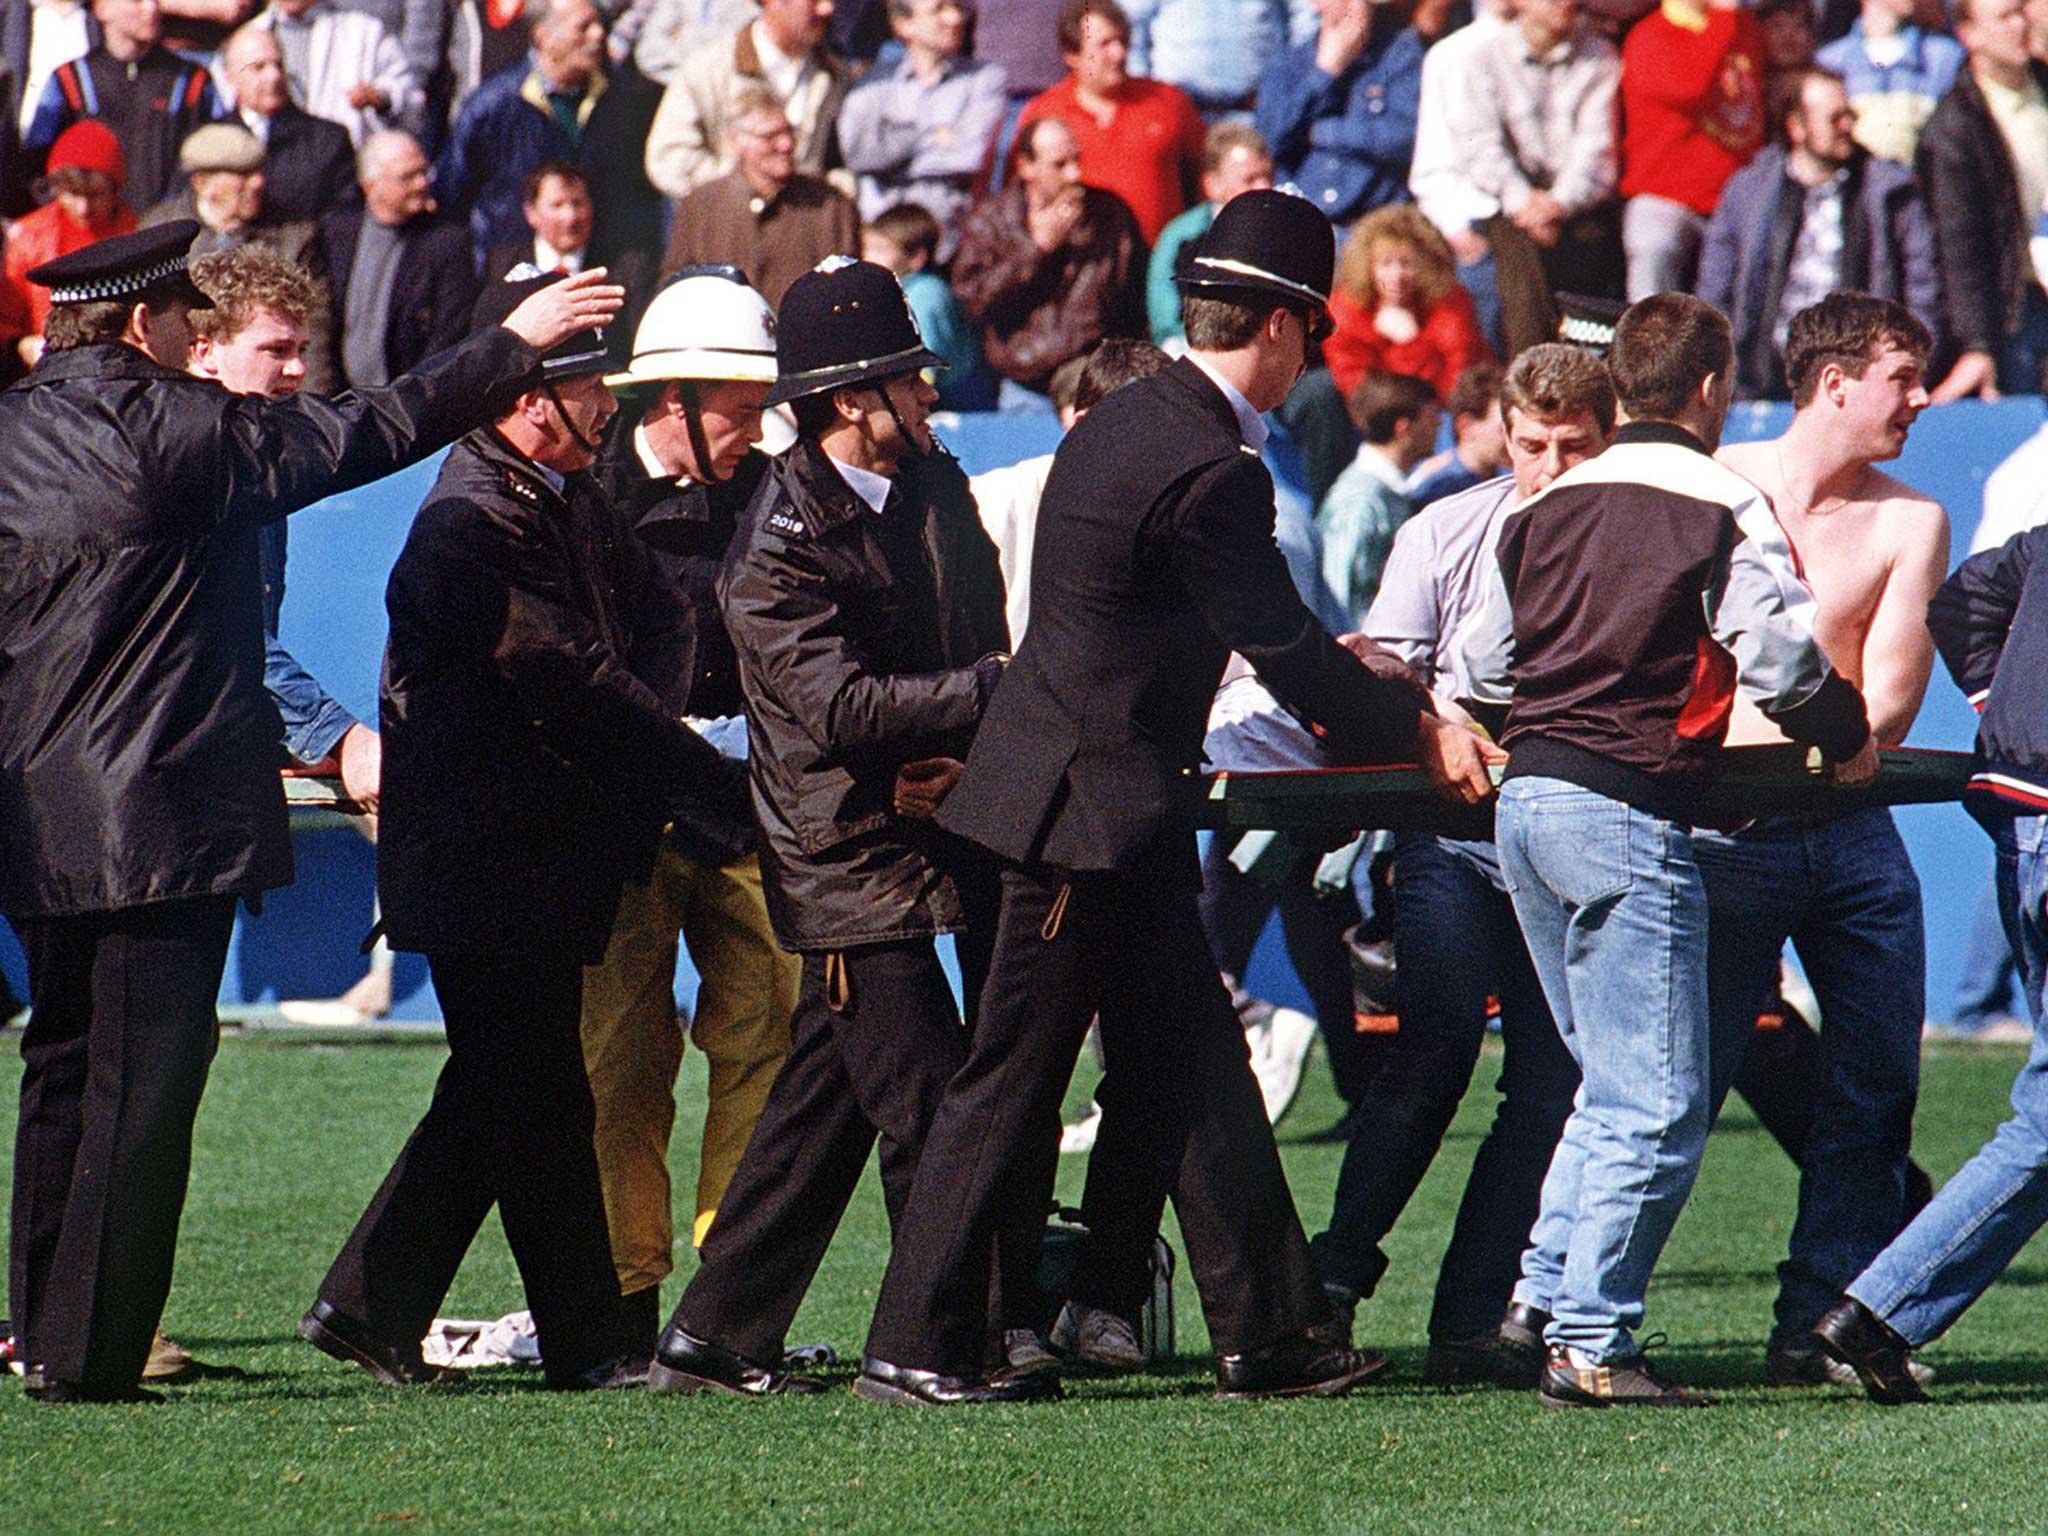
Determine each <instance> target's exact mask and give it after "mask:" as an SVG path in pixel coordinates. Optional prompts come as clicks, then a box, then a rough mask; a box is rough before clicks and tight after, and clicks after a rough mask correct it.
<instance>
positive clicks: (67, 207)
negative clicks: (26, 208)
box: [0, 118, 136, 378]
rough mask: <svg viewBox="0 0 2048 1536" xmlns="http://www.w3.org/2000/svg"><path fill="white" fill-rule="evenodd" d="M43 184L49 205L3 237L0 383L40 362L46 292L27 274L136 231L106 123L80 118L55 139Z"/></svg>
mask: <svg viewBox="0 0 2048 1536" xmlns="http://www.w3.org/2000/svg"><path fill="white" fill-rule="evenodd" d="M47 179H48V181H49V187H50V200H49V202H47V203H45V204H44V205H43V206H42V207H41V208H38V209H37V210H36V211H35V212H34V213H31V214H29V215H27V216H26V217H24V218H20V219H16V220H15V221H14V226H13V228H11V229H10V230H8V232H7V252H6V259H5V264H4V266H0V347H4V348H5V349H6V352H7V354H8V358H7V363H6V365H5V366H0V377H9V378H11V377H13V376H14V375H15V374H17V373H19V372H20V371H21V370H22V369H23V368H32V367H34V366H35V364H36V361H37V360H38V359H39V358H41V357H42V355H43V326H44V323H45V322H46V321H47V320H48V319H49V318H50V290H49V289H47V288H45V287H44V286H43V285H42V284H40V283H32V282H30V281H29V280H28V274H29V271H30V269H31V268H34V267H39V266H41V265H42V264H43V263H44V262H46V261H54V260H56V259H57V258H58V257H59V256H68V255H70V254H71V253H72V252H73V251H76V250H80V249H82V248H83V247H85V246H88V245H91V244H92V243H93V242H94V241H95V240H105V239H108V238H109V237H111V236H114V235H125V234H127V233H129V232H130V231H131V230H133V229H134V228H135V225H136V219H135V213H134V211H133V210H132V209H130V208H129V206H128V205H127V204H126V203H124V202H123V201H122V200H121V192H122V188H123V186H124V185H125V184H126V166H125V162H124V159H123V156H122V152H121V141H120V140H119V139H117V138H116V137H115V136H114V133H113V130H112V129H110V128H109V127H108V126H107V125H106V124H105V123H102V122H97V121H95V120H93V119H91V118H87V119H85V120H83V121H80V122H76V123H73V124H72V125H71V126H70V127H69V128H66V129H65V130H64V131H63V132H62V133H60V134H59V135H57V142H56V143H55V144H53V145H51V146H50V168H49V172H48V177H47ZM17 364H18V366H16V365H17Z"/></svg>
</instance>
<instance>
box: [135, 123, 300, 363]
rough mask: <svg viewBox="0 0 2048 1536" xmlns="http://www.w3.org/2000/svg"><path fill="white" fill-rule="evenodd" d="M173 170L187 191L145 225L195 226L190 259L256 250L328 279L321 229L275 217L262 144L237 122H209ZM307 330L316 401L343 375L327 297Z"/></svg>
mask: <svg viewBox="0 0 2048 1536" xmlns="http://www.w3.org/2000/svg"><path fill="white" fill-rule="evenodd" d="M178 164H179V165H181V166H182V167H184V170H185V175H186V178H187V181H186V185H185V186H184V187H183V188H182V189H181V190H180V191H178V192H175V193H173V194H172V195H171V196H169V197H167V198H165V199H164V200H163V201H162V202H160V203H158V204H157V205H156V206H155V207H154V208H152V209H150V210H149V211H148V212H147V213H145V214H144V215H143V216H142V222H143V224H144V225H145V226H147V225H155V224H163V223H167V222H169V221H171V220H173V219H197V220H198V221H199V237H198V238H197V239H196V240H194V241H193V242H192V255H193V256H194V258H197V257H200V256H211V255H215V254H217V253H219V252H223V251H233V250H239V249H240V248H241V247H242V246H245V245H260V246H262V247H263V248H265V249H266V250H271V251H275V252H276V253H277V254H278V255H280V256H282V257H284V258H285V259H286V260H287V261H290V262H292V263H294V264H295V265H297V266H300V267H303V268H304V269H305V270H306V272H307V274H308V275H309V276H312V277H316V278H320V279H322V280H324V279H325V278H326V276H327V256H326V253H325V252H324V251H323V250H322V249H321V247H320V226H319V225H317V224H315V223H314V222H313V221H312V220H311V219H281V218H276V217H274V216H272V215H271V213H270V210H269V209H268V207H266V206H265V205H266V203H267V201H268V198H269V194H270V177H269V175H268V172H267V166H266V164H265V157H264V152H263V141H262V140H261V139H259V138H257V137H256V135H255V134H253V133H251V132H250V131H249V130H248V129H247V128H244V127H243V126H242V125H241V124H240V123H208V124H207V125H206V126H205V127H204V128H201V129H200V130H199V131H198V132H197V133H195V134H193V135H192V137H191V138H189V139H187V140H186V141H185V142H184V143H183V144H182V145H180V146H179V148H178ZM306 326H307V336H308V342H307V355H306V379H305V385H304V387H305V388H307V389H309V390H311V391H312V392H313V393H314V394H316V395H327V394H332V393H333V392H334V391H335V389H336V388H338V387H339V382H340V376H339V373H338V372H337V364H336V361H335V356H334V314H333V310H332V307H331V306H330V305H329V304H328V302H327V299H326V296H325V294H324V293H323V294H322V295H321V296H320V301H319V303H318V304H317V306H315V308H314V309H313V310H312V311H311V312H309V313H308V315H307V317H306Z"/></svg>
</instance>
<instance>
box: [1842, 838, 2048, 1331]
mask: <svg viewBox="0 0 2048 1536" xmlns="http://www.w3.org/2000/svg"><path fill="white" fill-rule="evenodd" d="M1985 825H1986V828H1987V830H1989V831H1990V833H1991V840H1992V844H1993V846H1994V847H1995V848H1996V850H1997V854H1998V866H1997V881H1998V910H1999V915H2000V916H2001V917H2003V918H2004V919H2005V931H2006V936H2007V938H2008V939H2010V940H2011V942H2012V950H2013V953H2014V954H2015V955H2017V956H2018V957H2019V962H2020V971H2021V974H2022V976H2023V977H2024V978H2025V982H2026V994H2027V1008H2028V1011H2029V1012H2030V1013H2032V1015H2033V1017H2034V1046H2033V1049H2032V1050H2031V1051H2030V1052H2028V1054H2027V1064H2026V1065H2025V1066H2023V1067H2021V1068H2020V1073H2019V1076H2018V1077H2017V1078H2015V1079H2014V1080H2013V1085H2012V1110H2013V1113H2012V1118H2011V1119H2010V1120H2008V1121H2006V1122H2005V1124H2003V1125H2001V1126H2000V1127H1999V1128H1998V1129H1997V1130H1996V1131H1995V1132H1993V1133H1992V1137H1991V1139H1990V1140H1989V1141H1987V1142H1986V1143H1984V1145H1983V1146H1982V1147H1981V1148H1979V1149H1978V1152H1977V1155H1976V1156H1975V1157H1973V1158H1971V1159H1970V1160H1969V1162H1967V1163H1965V1164H1964V1165H1963V1168H1962V1171H1961V1172H1959V1173H1958V1174H1956V1176H1955V1177H1954V1178H1952V1179H1950V1180H1949V1181H1948V1182H1947V1183H1946V1184H1944V1185H1942V1187H1941V1192H1940V1193H1939V1194H1937V1195H1936V1196H1935V1197H1934V1199H1933V1200H1932V1201H1931V1202H1930V1203H1929V1204H1928V1206H1927V1208H1926V1209H1925V1210H1923V1211H1922V1212H1921V1213H1920V1214H1919V1215H1918V1216H1916V1217H1914V1218H1913V1222H1912V1225H1910V1226H1909V1227H1907V1228H1906V1230H1905V1231H1903V1232H1901V1233H1900V1234H1899V1235H1898V1238H1897V1239H1896V1240H1895V1241H1894V1242H1893V1243H1892V1244H1891V1246H1890V1247H1888V1248H1886V1249H1885V1250H1884V1252H1883V1253H1880V1254H1879V1255H1878V1256H1877V1258H1876V1259H1875V1260H1874V1261H1873V1262H1872V1263H1871V1265H1870V1267H1869V1268H1868V1269H1866V1270H1864V1271H1863V1273H1862V1274H1860V1275H1858V1276H1857V1277H1856V1278H1855V1280H1853V1281H1852V1282H1850V1284H1849V1286H1848V1293H1849V1295H1851V1296H1853V1297H1855V1299H1856V1300H1858V1301H1860V1302H1862V1303H1863V1305H1865V1306H1866V1307H1868V1308H1870V1310H1871V1311H1873V1312H1875V1313H1876V1314H1877V1315H1878V1316H1879V1317H1881V1318H1883V1319H1884V1320H1885V1322H1887V1323H1889V1324H1890V1325H1891V1326H1892V1327H1893V1328H1894V1329H1896V1330H1897V1331H1898V1332H1899V1333H1900V1334H1901V1335H1903V1336H1904V1337H1905V1339H1906V1341H1907V1342H1908V1343H1909V1344H1912V1345H1915V1346H1916V1347H1917V1346H1918V1345H1921V1344H1925V1343H1927V1342H1928V1341H1929V1340H1930V1339H1935V1338H1939V1337H1940V1336H1941V1335H1942V1334H1943V1333H1945V1332H1946V1331H1947V1330H1948V1328H1949V1327H1950V1326H1951V1325H1952V1324H1953V1323H1954V1322H1955V1320H1956V1319H1957V1318H1959V1317H1961V1316H1962V1315H1963V1313H1964V1312H1965V1311H1967V1310H1968V1309H1969V1306H1970V1303H1971V1302H1973V1301H1975V1300H1976V1299H1977V1298H1978V1297H1979V1296H1981V1295H1982V1294H1983V1293H1984V1289H1985V1287H1986V1286H1988V1285H1990V1284H1991V1282H1992V1281H1993V1280H1996V1279H1997V1278H1998V1277H1999V1276H2000V1275H2001V1274H2003V1273H2004V1272H2005V1267H2006V1265H2008V1264H2010V1263H2011V1262H2012V1260H2013V1256H2014V1255H2015V1254H2017V1253H2018V1252H2019V1251H2020V1249H2021V1248H2023V1247H2025V1246H2026V1242H2027V1239H2028V1238H2030V1237H2032V1236H2033V1235H2034V1234H2035V1233H2036V1232H2038V1231H2039V1230H2040V1229H2041V1228H2042V1226H2043V1225H2048V1036H2044V1035H2043V1034H2042V1033H2041V1027H2040V1026H2041V1005H2042V985H2043V978H2044V976H2048V922H2044V918H2043V902H2044V900H2048V817H2041V816H2015V817H2005V816H1998V815H1987V816H1986V818H1985Z"/></svg>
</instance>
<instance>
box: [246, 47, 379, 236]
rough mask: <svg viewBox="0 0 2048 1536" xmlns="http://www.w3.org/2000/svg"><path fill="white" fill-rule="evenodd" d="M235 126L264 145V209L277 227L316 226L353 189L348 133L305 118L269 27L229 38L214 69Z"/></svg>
mask: <svg viewBox="0 0 2048 1536" xmlns="http://www.w3.org/2000/svg"><path fill="white" fill-rule="evenodd" d="M217 68H218V69H219V71H220V75H221V78H222V80H223V81H225V82H226V84H227V89H228V94H229V95H230V96H232V97H233V98H234V103H235V108H234V114H235V118H236V120H237V121H239V122H240V123H241V124H242V126H243V127H245V128H247V129H248V130H249V131H250V132H251V133H253V134H255V135H256V137H257V138H259V139H261V140H262V141H263V168H264V188H263V202H264V206H265V207H266V208H268V209H269V210H270V212H271V213H272V214H274V215H275V216H276V217H278V218H281V219H317V218H319V217H320V215H321V214H323V213H325V212H326V211H327V210H328V209H330V208H333V207H337V206H339V204H340V203H341V202H342V200H343V199H344V198H346V197H347V196H348V195H349V193H350V192H351V190H353V188H354V187H355V184H356V152H355V146H354V144H353V143H351V142H350V140H349V136H348V130H347V129H346V128H344V127H342V126H341V124H339V123H330V122H329V121H327V119H326V118H324V117H315V116H313V114H312V113H310V112H307V111H304V110H302V109H301V108H300V107H299V106H298V105H297V104H296V103H295V102H293V100H292V98H291V91H290V88H289V86H288V85H287V83H286V80H285V73H284V48H283V47H282V45H280V44H279V42H278V40H277V34H276V33H275V32H274V31H272V30H271V29H270V28H268V27H259V26H256V25H254V24H251V25H249V26H245V27H242V28H240V29H239V30H238V31H236V32H235V33H234V34H233V35H232V36H230V37H229V38H228V40H227V42H226V43H225V44H224V45H223V46H222V48H221V51H220V60H219V63H218V65H217Z"/></svg>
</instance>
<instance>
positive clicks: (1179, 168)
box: [1017, 75, 1203, 245]
mask: <svg viewBox="0 0 2048 1536" xmlns="http://www.w3.org/2000/svg"><path fill="white" fill-rule="evenodd" d="M1041 117H1056V118H1058V119H1059V120H1060V121H1061V122H1063V123H1065V124H1066V125H1067V127H1068V129H1069V130H1070V131H1071V132H1072V133H1073V135H1074V142H1075V143H1076V144H1077V145H1079V146H1080V149H1081V179H1082V180H1083V181H1085V182H1087V183H1088V185H1089V186H1091V187H1100V188H1101V189H1102V190H1103V191H1105V192H1114V193H1115V194H1116V195H1117V196H1118V197H1120V198H1122V199H1123V200H1124V201H1125V202H1126V203H1128V204H1130V208H1131V212H1132V213H1134V214H1136V215H1137V216H1138V228H1139V229H1141V230H1142V231H1144V234H1145V243H1146V244H1147V245H1151V244H1153V243H1154V242H1156V241H1157V240H1158V239H1159V231H1160V230H1162V229H1164V228H1165V227H1166V224H1167V221H1168V220H1169V219H1171V218H1173V217H1174V215H1176V214H1178V213H1180V212H1181V211H1182V210H1184V209H1185V208H1186V207H1187V205H1188V201H1187V192H1186V188H1185V186H1184V185H1183V182H1182V172H1183V169H1185V170H1186V171H1187V173H1188V174H1189V175H1190V176H1192V175H1193V174H1194V172H1195V169H1196V168H1197V167H1199V166H1200V165H1201V163H1202V134H1203V128H1202V117H1201V114H1200V113H1199V112H1197V111H1196V110H1195V104H1194V103H1193V102H1192V101H1190V100H1188V97H1187V93H1186V92H1185V91H1183V90H1181V89H1180V87H1179V86H1174V85H1167V84H1165V83H1164V82H1163V81H1159V80H1137V79H1134V80H1130V81H1128V82H1126V83H1125V85H1124V88H1123V91H1122V93H1121V94H1120V95H1119V96H1118V97H1117V102H1116V111H1115V113H1114V114H1112V116H1111V117H1110V120H1109V122H1108V124H1107V125H1106V126H1105V125H1104V124H1102V123H1100V122H1098V121H1096V118H1095V114H1094V113H1092V112H1090V111H1089V110H1088V109H1087V108H1085V107H1083V106H1082V105H1081V103H1080V101H1079V100H1078V99H1077V98H1076V97H1075V95H1074V77H1073V76H1072V75H1068V76H1067V78H1066V79H1064V80H1062V81H1061V82H1060V83H1059V84H1058V85H1055V86H1052V87H1050V88H1049V89H1047V90H1043V91H1040V92H1039V93H1038V94H1037V95H1036V96H1034V97H1032V98H1031V100H1030V101H1028V102H1026V103H1025V104H1024V110H1023V112H1022V113H1021V114H1019V116H1018V118H1017V132H1018V134H1019V136H1022V134H1023V132H1024V130H1025V128H1026V127H1028V126H1029V125H1030V124H1032V123H1035V122H1037V121H1038V120H1039V119H1040V118H1041Z"/></svg>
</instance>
